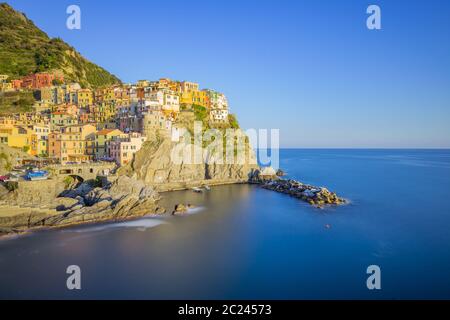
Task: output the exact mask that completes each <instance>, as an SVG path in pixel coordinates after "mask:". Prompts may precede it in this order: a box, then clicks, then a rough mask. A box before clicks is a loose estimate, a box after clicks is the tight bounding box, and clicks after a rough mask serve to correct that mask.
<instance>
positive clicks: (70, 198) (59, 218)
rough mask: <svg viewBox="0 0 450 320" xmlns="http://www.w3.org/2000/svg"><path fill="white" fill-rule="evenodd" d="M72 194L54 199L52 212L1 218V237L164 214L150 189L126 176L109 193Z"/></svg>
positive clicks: (82, 188) (33, 211)
mask: <svg viewBox="0 0 450 320" xmlns="http://www.w3.org/2000/svg"><path fill="white" fill-rule="evenodd" d="M72 191H73V192H66V194H65V195H66V196H65V197H60V198H54V199H53V202H52V206H53V207H55V208H56V210H55V211H42V210H37V209H32V208H29V211H27V212H26V213H25V214H19V215H17V216H8V217H0V229H1V231H0V234H1V233H2V232H3V233H12V232H21V231H25V230H29V229H33V228H39V227H62V226H69V225H73V224H81V223H94V222H100V221H117V220H126V219H130V218H133V217H141V216H145V215H148V214H160V213H164V212H165V210H164V209H163V208H161V207H159V206H158V205H157V202H158V200H159V195H158V193H157V192H156V191H154V189H153V188H152V187H149V186H147V185H145V184H144V182H143V181H138V180H136V179H132V178H129V177H127V176H122V177H119V178H118V179H117V180H116V181H115V182H114V183H113V184H112V185H111V186H110V187H109V188H108V189H101V188H94V189H89V188H88V187H86V186H80V187H79V188H77V189H76V190H72ZM83 192H85V193H83Z"/></svg>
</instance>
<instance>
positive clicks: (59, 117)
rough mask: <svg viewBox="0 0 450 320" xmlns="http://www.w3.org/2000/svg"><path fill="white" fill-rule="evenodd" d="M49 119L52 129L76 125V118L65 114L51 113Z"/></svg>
mask: <svg viewBox="0 0 450 320" xmlns="http://www.w3.org/2000/svg"><path fill="white" fill-rule="evenodd" d="M50 117H51V118H50V123H51V125H52V127H53V128H56V127H62V126H71V125H75V124H78V120H77V118H76V117H74V116H72V115H70V114H68V113H65V112H53V113H52V114H51V116H50Z"/></svg>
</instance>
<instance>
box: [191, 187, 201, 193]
mask: <svg viewBox="0 0 450 320" xmlns="http://www.w3.org/2000/svg"><path fill="white" fill-rule="evenodd" d="M192 191H194V192H196V193H203V189H201V188H197V187H194V188H192Z"/></svg>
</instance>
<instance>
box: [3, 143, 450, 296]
mask: <svg viewBox="0 0 450 320" xmlns="http://www.w3.org/2000/svg"><path fill="white" fill-rule="evenodd" d="M281 167H282V168H283V169H284V170H285V171H287V173H288V174H289V177H292V178H295V179H298V180H301V181H304V182H307V183H311V184H315V185H320V186H326V187H328V188H329V189H330V190H333V191H336V192H338V194H340V195H341V196H343V197H345V198H348V199H350V200H351V204H349V205H347V206H343V207H338V208H328V209H325V210H319V209H315V208H312V207H310V206H309V205H307V204H305V203H303V202H300V201H298V200H296V199H293V198H290V197H289V196H286V195H282V194H277V193H274V192H271V191H266V190H262V189H259V188H258V187H254V186H248V185H236V186H222V187H216V188H213V189H212V190H211V191H210V192H207V193H204V194H196V193H193V192H190V191H184V192H176V193H170V194H164V197H165V199H164V200H163V203H164V204H165V205H166V206H167V207H170V208H172V207H173V206H174V205H175V204H176V203H181V202H183V203H192V204H195V205H197V206H198V208H197V209H195V210H193V211H191V212H190V214H189V215H188V216H185V217H165V218H145V219H140V220H137V221H132V222H126V223H111V224H104V225H95V226H86V227H76V228H72V229H67V230H53V231H43V232H37V233H34V234H31V235H28V236H24V237H20V238H17V239H12V240H6V241H0V298H43V299H45V298H125V299H132V298H144V299H146V298H149V299H166V298H176V299H347V298H352V299H353V298H355V299H366V298H368V299H399V298H408V299H409V298H412V299H416V298H447V299H448V298H450V151H449V150H282V151H281ZM326 225H330V226H331V228H326V227H325V226H326ZM69 265H78V266H79V267H80V268H81V285H82V289H81V290H80V291H69V290H67V289H66V279H67V277H68V275H67V274H66V268H67V267H68V266H69ZM370 265H378V266H380V268H381V290H378V291H369V290H368V289H367V286H366V279H367V277H368V275H367V273H366V270H367V267H368V266H370Z"/></svg>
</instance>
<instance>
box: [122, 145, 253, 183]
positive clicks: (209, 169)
mask: <svg viewBox="0 0 450 320" xmlns="http://www.w3.org/2000/svg"><path fill="white" fill-rule="evenodd" d="M176 146H177V144H176V143H173V142H172V141H171V140H170V139H168V138H163V139H161V140H160V141H153V142H149V143H146V144H144V146H143V148H142V149H141V150H140V151H139V152H138V153H137V154H136V156H135V159H134V161H133V162H132V163H131V164H130V165H129V166H127V167H124V168H122V169H120V170H119V174H120V175H127V176H132V177H136V179H138V180H142V181H144V182H145V184H146V185H151V186H154V187H155V188H156V189H157V190H159V191H168V190H178V189H186V188H189V187H192V186H196V185H202V184H208V185H215V184H226V183H239V182H241V183H242V182H247V181H248V180H249V175H250V173H251V172H252V170H254V169H256V168H257V166H256V160H255V156H254V153H253V151H252V150H251V148H250V147H247V150H246V157H245V159H243V160H244V161H241V163H238V164H219V163H217V161H214V159H216V158H217V153H214V152H204V151H200V152H204V153H203V157H204V158H203V159H204V161H203V160H202V159H200V161H197V162H195V161H174V160H173V159H174V158H173V157H172V155H173V154H174V152H175V151H174V150H181V151H180V154H182V153H183V152H184V151H186V152H191V154H194V152H195V147H192V146H191V145H186V146H184V147H183V148H180V149H175V148H177V147H176ZM188 149H189V150H188ZM190 160H192V158H191V159H190Z"/></svg>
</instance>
